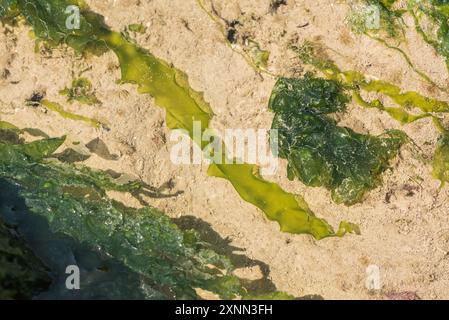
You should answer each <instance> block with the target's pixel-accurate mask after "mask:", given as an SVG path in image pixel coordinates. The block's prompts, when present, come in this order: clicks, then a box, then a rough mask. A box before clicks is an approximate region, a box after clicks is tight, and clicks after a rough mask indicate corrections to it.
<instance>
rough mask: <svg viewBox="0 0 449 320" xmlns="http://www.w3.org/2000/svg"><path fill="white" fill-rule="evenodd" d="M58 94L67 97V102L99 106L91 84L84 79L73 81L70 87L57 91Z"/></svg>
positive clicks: (99, 102)
mask: <svg viewBox="0 0 449 320" xmlns="http://www.w3.org/2000/svg"><path fill="white" fill-rule="evenodd" d="M59 94H61V95H64V96H67V101H68V102H73V101H78V102H79V103H82V104H87V105H89V106H91V105H95V104H101V101H100V100H98V98H97V97H96V96H95V91H94V90H93V88H92V83H91V82H90V80H89V79H87V78H84V77H81V78H78V79H74V80H73V81H72V86H71V87H70V88H65V89H63V90H61V91H59Z"/></svg>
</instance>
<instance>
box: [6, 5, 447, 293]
mask: <svg viewBox="0 0 449 320" xmlns="http://www.w3.org/2000/svg"><path fill="white" fill-rule="evenodd" d="M203 1H204V2H205V3H206V4H207V3H208V1H209V0H203ZM87 2H88V3H89V4H90V5H91V7H92V9H93V10H94V11H97V12H99V13H100V14H102V15H104V16H105V18H106V22H107V23H108V24H109V25H110V26H111V27H112V28H114V29H115V30H123V29H124V28H125V27H126V26H127V25H129V24H131V23H143V24H144V25H145V26H147V31H146V33H145V34H143V35H137V36H136V41H137V42H138V43H139V44H140V45H141V46H143V47H145V48H147V49H149V50H150V51H151V52H152V53H153V54H155V55H156V56H158V57H159V58H162V59H164V60H166V61H168V62H169V63H172V64H173V65H174V66H176V67H177V68H178V69H181V70H183V71H184V72H186V73H187V74H188V76H189V79H190V84H191V86H192V87H193V88H194V89H195V90H197V91H202V92H204V95H205V99H206V100H207V101H208V102H209V103H210V104H211V106H212V108H213V110H214V113H215V118H214V120H213V122H212V124H211V127H213V128H215V129H219V130H221V129H224V128H247V127H249V126H250V127H254V128H269V127H270V125H271V120H272V117H273V115H272V114H271V113H270V112H269V111H268V109H267V104H268V99H269V95H270V93H271V89H272V88H273V86H274V83H275V79H274V78H273V77H270V76H268V75H262V76H261V75H259V74H257V73H256V72H255V71H254V70H253V69H252V68H251V67H250V66H249V65H248V64H247V62H246V61H245V60H244V59H243V58H242V57H241V56H240V55H239V54H237V53H236V52H234V51H233V50H231V48H230V47H229V46H227V45H226V44H225V42H224V39H223V35H222V34H221V33H220V31H219V30H218V28H217V26H216V25H215V24H214V23H213V22H212V21H211V20H210V18H209V17H208V16H207V15H206V14H205V13H204V12H203V11H202V10H201V9H200V8H199V7H198V5H197V4H196V3H195V0H170V1H167V0H152V1H138V0H116V1H100V0H97V1H87ZM214 3H215V7H216V9H217V11H218V12H219V13H220V14H221V15H222V16H223V17H225V18H226V19H228V20H233V19H238V20H239V21H240V22H241V23H242V26H240V27H239V32H240V34H245V35H247V36H249V37H251V38H252V39H255V40H256V41H257V42H258V43H259V44H260V45H261V47H262V48H263V49H265V50H268V51H270V52H271V56H270V62H269V69H270V71H271V72H273V73H275V74H280V75H284V76H292V75H295V74H298V73H300V72H301V71H302V69H303V67H302V66H301V65H300V64H299V63H298V60H297V59H295V57H294V54H293V53H291V52H290V51H289V50H287V48H286V46H287V43H288V42H289V41H291V40H292V39H296V40H297V42H298V43H302V41H303V40H306V39H309V40H315V41H320V42H322V43H324V44H326V45H327V46H328V47H330V48H332V49H333V50H335V51H336V52H338V53H339V54H338V55H337V54H335V53H332V52H329V54H330V55H331V56H332V58H333V59H334V60H335V61H336V62H337V64H338V65H340V66H341V67H342V68H343V69H356V70H359V71H362V72H364V73H366V74H368V75H371V76H373V77H378V78H380V79H384V80H389V81H393V82H395V83H397V84H398V85H400V86H401V87H402V88H404V89H410V90H418V91H420V92H422V93H425V94H428V95H433V96H435V97H438V98H445V99H447V98H448V97H445V96H439V95H438V92H436V91H435V90H433V89H432V88H429V86H428V85H427V84H425V83H423V82H421V81H420V80H419V78H418V77H417V76H416V74H415V73H413V72H412V71H411V70H410V68H409V67H408V66H407V64H406V63H405V62H404V60H403V59H402V58H401V57H400V56H399V55H398V54H397V53H396V52H394V51H391V50H389V49H387V48H385V47H383V46H382V45H380V44H378V43H376V42H374V41H372V40H370V39H368V38H367V37H362V36H354V35H353V34H351V33H350V32H349V30H348V28H347V27H346V25H345V23H344V18H345V16H346V14H347V13H348V7H347V5H344V4H341V3H339V1H330V0H315V1H311V0H308V1H299V0H296V1H295V0H288V1H287V5H286V6H281V7H280V9H279V10H278V12H277V13H276V14H270V13H268V11H269V10H268V8H269V3H270V1H269V0H238V1H237V0H215V1H214ZM406 22H408V23H409V24H411V21H406ZM306 23H308V25H307V26H306V27H301V26H304V24H306ZM28 30H29V29H28V28H27V27H24V26H23V27H20V28H17V29H15V30H14V31H13V32H5V31H6V29H5V27H0V73H2V74H3V76H2V77H1V79H0V118H1V119H2V120H5V121H10V122H12V123H14V124H16V125H17V126H19V127H32V128H39V129H41V130H43V131H45V132H47V133H48V134H49V135H51V136H59V135H63V134H68V136H69V141H81V142H84V143H87V142H89V141H90V140H92V139H94V138H96V137H100V138H101V139H102V140H103V141H105V142H106V144H107V145H108V147H109V148H110V150H111V152H112V153H116V154H119V155H120V159H119V160H118V161H106V160H103V159H101V158H99V157H96V156H93V157H92V158H90V159H89V160H87V161H86V164H87V165H90V166H92V167H96V168H101V169H113V170H115V171H118V172H126V173H128V174H133V175H135V176H137V177H139V178H141V179H143V180H144V181H146V182H148V183H150V184H151V185H154V186H159V185H162V184H163V183H165V182H166V181H168V180H170V179H172V180H173V182H174V189H173V191H179V190H181V191H184V194H183V195H181V196H178V197H177V198H175V199H173V198H172V199H165V200H164V199H148V201H149V202H150V203H151V204H152V205H154V206H156V207H158V208H160V209H162V210H164V211H166V212H167V213H168V214H169V215H171V216H173V217H187V216H194V217H196V218H198V219H201V220H202V221H204V222H206V223H207V224H210V226H211V227H212V229H213V230H214V231H215V232H217V233H218V234H219V235H220V237H221V238H224V239H229V241H230V244H231V245H232V246H235V247H237V248H240V249H241V250H242V254H244V255H245V256H247V257H248V258H247V262H248V263H247V267H246V268H242V270H239V273H240V274H241V275H244V276H247V277H250V278H257V277H260V276H261V271H260V270H259V269H264V268H261V267H258V266H252V263H251V261H260V265H261V266H264V265H266V266H267V267H268V268H269V271H270V273H269V276H270V280H271V281H272V282H273V283H274V284H275V285H276V287H277V288H278V289H279V290H283V291H286V292H289V293H291V294H293V295H296V296H302V295H307V294H318V295H322V296H323V297H324V298H326V299H337V298H338V299H356V298H359V299H374V298H385V297H386V293H389V292H404V291H412V292H416V293H417V294H418V295H419V296H420V297H421V298H425V299H430V298H432V299H433V298H437V299H448V298H449V290H448V289H447V288H448V287H449V274H448V273H447V270H448V268H449V258H448V257H447V252H449V242H447V243H446V242H445V239H446V238H449V218H448V215H447V212H448V210H447V209H448V204H447V203H448V202H447V197H448V191H449V190H448V188H443V189H442V190H440V191H439V190H438V188H439V183H438V181H435V180H434V179H433V178H432V176H431V167H430V165H429V163H428V160H429V159H430V158H431V156H432V153H433V151H434V149H435V144H436V141H437V138H438V133H437V132H436V130H435V129H434V127H433V126H432V125H431V123H430V120H421V121H419V122H416V123H414V124H411V125H407V126H405V127H402V128H401V127H400V125H398V124H397V123H396V122H394V121H393V120H391V119H390V118H389V117H388V116H387V115H386V114H384V113H382V112H380V111H377V110H363V109H361V108H359V107H357V106H355V105H352V106H351V107H350V109H349V111H348V113H346V114H344V115H341V123H342V124H343V125H346V126H349V127H351V128H353V129H355V130H357V131H359V132H368V133H372V134H379V133H381V132H382V131H383V130H385V129H387V128H401V129H403V130H404V131H406V133H407V134H409V136H410V137H411V138H412V139H413V140H414V141H415V142H416V144H417V145H418V146H419V148H421V152H422V153H423V155H424V159H421V158H420V157H418V156H417V154H416V152H414V151H413V150H412V149H411V148H410V147H405V148H404V149H403V150H402V152H401V155H400V157H399V158H398V159H397V160H395V161H394V162H393V164H392V169H391V170H389V171H387V172H386V173H385V174H384V184H383V185H382V186H381V187H379V188H377V189H376V190H374V191H372V192H370V193H369V194H368V195H367V197H366V200H365V201H364V202H363V203H362V204H358V205H355V206H353V207H350V208H348V207H345V206H338V205H335V204H334V203H332V202H331V200H330V194H329V192H328V191H326V190H324V189H321V188H306V187H305V186H304V185H303V184H301V183H300V182H298V181H295V182H290V181H288V180H287V179H286V163H285V162H282V164H281V168H280V170H279V172H278V174H277V175H276V176H274V177H270V179H271V180H273V181H276V182H278V183H279V184H280V185H281V186H282V187H283V188H285V189H286V190H288V191H291V192H294V193H299V194H302V195H304V196H305V199H306V200H307V202H308V203H309V204H310V206H311V207H312V209H313V210H314V211H315V212H316V213H317V215H319V216H320V217H323V218H325V219H327V220H328V221H329V222H330V223H331V224H332V225H334V226H337V225H338V223H339V222H340V221H341V220H349V221H352V222H355V223H358V224H359V225H360V227H361V230H362V235H361V236H346V237H344V238H342V239H326V240H323V241H319V242H317V241H314V240H313V239H312V238H311V237H309V236H300V235H289V234H282V233H281V232H280V231H279V227H278V225H277V224H275V223H272V222H269V221H268V220H266V219H265V217H264V215H263V213H262V212H261V211H259V210H258V209H256V208H255V207H253V206H252V205H250V204H248V203H245V202H244V201H243V200H241V198H240V197H239V196H238V194H237V193H236V192H235V190H234V189H233V188H232V186H231V185H230V184H229V183H228V182H226V181H224V180H220V179H217V178H213V177H208V176H207V173H206V170H207V167H206V166H199V165H198V166H195V165H192V166H177V165H174V164H172V163H171V161H170V156H169V150H170V149H169V148H170V143H166V141H167V140H168V137H169V131H168V130H167V129H166V128H165V125H164V111H162V110H161V109H159V108H158V107H157V106H155V104H154V102H153V101H152V99H151V98H149V97H147V96H142V95H138V94H137V93H136V90H135V88H134V87H133V86H131V85H118V84H116V80H117V79H119V78H120V71H119V69H118V64H117V60H116V58H115V56H114V55H113V54H112V53H107V54H105V55H103V56H101V57H89V58H88V59H85V60H83V59H80V58H79V57H76V56H75V55H74V53H73V52H72V51H71V50H70V49H65V48H59V49H54V50H53V51H52V52H45V51H42V52H41V53H40V54H36V53H35V52H34V42H33V41H31V40H30V38H29V36H28ZM408 38H409V40H408V44H407V45H406V46H403V48H404V50H406V52H407V53H408V54H409V55H410V57H411V58H412V60H413V62H414V63H415V64H416V65H417V67H418V68H420V69H422V70H424V71H426V72H427V73H428V74H429V75H431V77H432V78H433V79H434V80H435V81H436V82H438V83H439V84H441V85H447V83H448V74H447V70H446V68H445V65H444V62H443V61H442V60H441V59H440V58H439V57H438V56H437V55H436V54H435V53H434V51H433V50H432V49H431V48H429V47H428V46H426V45H425V44H424V43H423V42H422V41H421V40H420V38H419V37H418V36H417V35H416V34H415V33H414V32H413V31H412V29H410V33H409V34H408ZM86 68H90V69H89V70H88V71H86V72H85V73H83V76H85V77H87V78H89V79H91V80H92V83H93V84H94V87H95V90H96V94H97V97H98V98H99V99H100V100H101V101H102V102H103V103H102V105H101V106H85V105H80V104H78V103H73V104H70V103H67V102H66V101H65V97H62V96H60V95H59V94H58V91H59V90H61V89H63V88H64V87H65V86H68V85H69V84H70V82H71V80H72V79H73V76H74V75H77V74H78V73H79V72H80V71H82V70H85V69H86ZM5 69H7V70H8V72H5V71H4V70H5ZM33 91H41V92H45V94H46V98H47V99H48V100H51V101H56V102H59V103H61V104H62V105H64V107H65V108H66V109H67V110H70V111H72V112H76V113H79V114H83V115H86V116H90V117H94V118H96V119H98V120H100V121H102V122H104V123H106V124H107V125H108V126H109V127H110V131H106V130H97V129H94V128H91V127H89V126H88V125H85V124H83V123H80V122H75V121H71V120H65V119H63V118H61V117H60V116H59V115H57V114H55V113H53V112H47V113H45V112H43V110H42V109H40V108H30V107H28V106H26V105H25V100H26V99H27V98H29V97H30V96H31V94H32V93H33ZM70 139H71V140H70ZM387 198H389V201H386V199H387ZM125 200H126V201H128V200H129V202H128V203H129V204H130V205H137V203H135V202H133V201H132V200H131V198H129V199H125ZM198 221H199V220H198ZM369 265H377V266H378V267H379V268H380V273H381V274H380V275H381V285H382V290H380V291H369V290H368V289H367V288H366V286H365V280H366V268H367V267H368V266H369Z"/></svg>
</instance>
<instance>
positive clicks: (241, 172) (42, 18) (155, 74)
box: [0, 0, 358, 239]
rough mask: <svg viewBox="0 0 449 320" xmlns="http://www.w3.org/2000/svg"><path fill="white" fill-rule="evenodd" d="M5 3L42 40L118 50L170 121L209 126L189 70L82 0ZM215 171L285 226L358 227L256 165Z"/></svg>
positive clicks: (320, 232) (126, 71)
mask: <svg viewBox="0 0 449 320" xmlns="http://www.w3.org/2000/svg"><path fill="white" fill-rule="evenodd" d="M68 4H78V5H80V7H81V11H82V16H81V28H80V29H79V30H67V29H66V27H65V21H66V16H64V15H63V14H61V12H63V11H64V10H65V8H66V6H67V5H68ZM0 7H3V12H6V11H9V13H8V16H11V12H12V13H15V14H16V15H19V14H21V15H22V16H23V17H26V19H27V21H28V23H29V24H31V25H32V26H33V29H34V31H35V33H36V36H37V37H38V38H40V39H43V40H47V41H50V42H52V43H65V44H67V45H69V46H71V47H72V48H74V49H75V50H77V51H78V52H80V53H85V52H92V51H93V52H94V53H98V52H102V51H104V50H106V49H110V50H112V51H114V53H115V54H116V55H117V57H118V59H119V62H120V67H121V71H122V79H121V81H122V82H123V83H131V84H136V85H137V86H138V89H139V92H140V93H146V94H150V95H151V96H152V97H153V98H154V99H155V102H156V104H157V105H158V106H160V107H162V108H164V109H165V110H166V113H167V119H166V123H167V126H168V127H169V128H170V129H185V130H187V131H188V132H189V134H190V136H193V123H194V121H199V122H200V123H201V126H202V129H203V130H205V129H206V128H207V127H208V126H209V122H210V120H211V118H212V111H211V109H210V107H209V105H208V104H207V103H206V102H205V101H204V99H203V97H202V95H201V94H200V93H198V92H196V91H194V90H192V89H191V88H190V86H189V84H188V80H187V76H186V75H185V74H184V73H183V72H181V71H179V70H177V69H175V68H173V67H171V66H169V65H168V64H167V63H165V62H163V61H161V60H160V59H157V58H156V57H155V56H153V55H152V54H151V53H149V52H148V51H146V50H144V49H142V48H140V47H139V46H137V45H136V44H134V43H132V42H130V41H128V40H127V39H126V38H125V37H123V36H122V35H121V34H120V33H118V32H114V31H111V30H109V29H108V28H107V27H106V26H105V25H104V24H103V23H102V22H101V18H100V17H99V16H97V15H95V14H94V13H92V12H90V11H88V8H87V6H86V5H85V4H84V3H83V2H82V1H69V0H49V1H42V0H37V1H33V2H32V3H31V2H29V1H22V0H7V1H5V0H3V1H2V2H1V5H0ZM1 12H2V10H0V13H1ZM55 12H56V13H55ZM47 29H48V30H49V32H48V31H46V30H47ZM209 173H210V174H211V175H215V176H219V177H222V178H225V179H227V180H229V181H230V182H231V183H232V185H233V186H234V187H235V189H236V190H237V191H238V193H239V194H240V195H241V196H242V197H243V199H245V200H246V201H248V202H250V203H252V204H254V205H256V206H257V207H258V208H260V209H261V210H263V211H264V212H265V214H266V215H267V217H268V218H269V219H271V220H275V221H277V222H279V224H280V226H281V229H282V230H283V231H286V232H291V233H307V234H311V235H313V236H315V237H316V238H317V239H322V238H325V237H329V236H342V235H344V234H345V233H346V232H358V229H357V227H356V226H354V225H352V224H349V223H346V222H342V224H341V226H340V228H339V231H338V232H337V233H335V232H334V230H333V229H332V227H331V226H329V225H328V224H327V223H326V222H325V221H323V220H320V219H318V218H316V217H315V216H314V214H313V213H312V212H311V211H310V209H308V207H307V206H306V205H305V203H304V200H302V199H301V198H297V196H295V195H293V194H289V193H286V192H285V191H283V190H282V189H281V188H280V187H279V186H277V185H275V184H273V183H270V182H268V181H265V180H263V179H262V178H261V177H260V176H259V175H258V174H257V169H256V167H255V166H250V165H228V164H214V165H212V166H211V168H210V170H209ZM242 177H246V179H242Z"/></svg>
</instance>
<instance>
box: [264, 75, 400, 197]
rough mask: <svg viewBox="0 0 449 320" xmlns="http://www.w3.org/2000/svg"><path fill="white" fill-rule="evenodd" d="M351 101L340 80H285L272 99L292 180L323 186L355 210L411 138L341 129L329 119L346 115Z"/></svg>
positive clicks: (306, 76)
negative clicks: (347, 106) (376, 135)
mask: <svg viewBox="0 0 449 320" xmlns="http://www.w3.org/2000/svg"><path fill="white" fill-rule="evenodd" d="M348 101H349V99H348V97H346V96H345V95H344V94H343V88H342V87H341V85H340V84H339V83H338V82H336V81H335V80H324V79H320V78H315V77H313V76H311V75H310V74H306V75H305V77H303V78H300V79H286V78H281V79H279V80H278V82H277V83H276V86H275V88H274V89H273V93H272V96H271V99H270V109H271V110H272V111H273V112H275V118H274V120H273V129H277V130H278V133H279V152H280V155H281V157H283V158H285V159H287V160H288V162H289V165H288V174H289V178H290V179H293V178H295V177H297V178H299V179H300V180H301V181H302V182H303V183H305V184H306V185H308V186H313V187H319V186H324V187H326V188H328V189H330V190H331V191H332V199H333V200H334V201H335V202H336V203H344V204H346V205H352V204H355V203H357V202H359V201H361V200H362V198H363V196H364V195H365V193H366V192H368V191H369V190H371V189H373V188H375V187H377V186H378V185H379V184H380V182H381V179H380V175H381V173H382V172H383V171H384V170H385V169H386V168H387V167H388V162H389V160H391V159H392V158H393V157H395V156H396V155H397V152H398V150H399V148H400V146H401V145H402V144H403V143H404V142H406V140H407V138H406V136H405V134H404V133H403V132H401V131H395V130H391V131H388V132H386V133H385V134H384V135H382V136H379V137H375V136H371V135H365V134H359V133H356V132H354V131H353V130H351V129H349V128H344V127H339V126H337V124H336V122H335V121H334V120H333V119H332V118H330V117H329V116H328V115H329V114H332V113H335V112H341V111H344V110H345V108H346V103H347V102H348Z"/></svg>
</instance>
